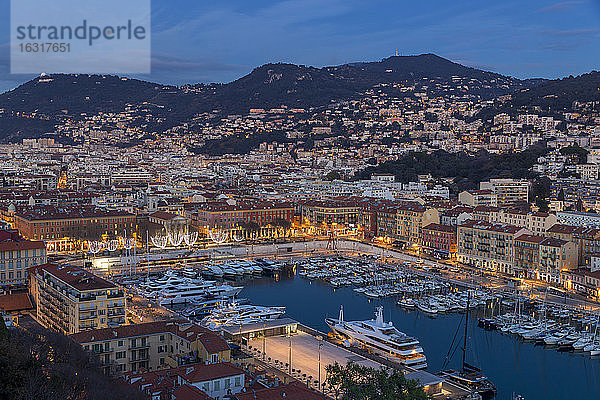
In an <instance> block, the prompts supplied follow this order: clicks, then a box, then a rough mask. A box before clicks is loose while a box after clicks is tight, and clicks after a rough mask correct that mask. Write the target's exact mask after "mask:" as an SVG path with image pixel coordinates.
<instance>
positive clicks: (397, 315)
mask: <svg viewBox="0 0 600 400" xmlns="http://www.w3.org/2000/svg"><path fill="white" fill-rule="evenodd" d="M240 296H241V297H244V298H248V299H249V300H250V301H251V302H252V303H253V304H260V305H267V306H276V305H282V306H286V307H287V315H288V316H290V317H291V318H294V319H296V320H298V321H299V322H302V323H304V324H306V325H308V326H311V327H313V328H317V329H319V330H321V331H324V332H327V330H328V328H327V325H326V324H325V321H324V319H325V318H326V317H327V316H333V317H336V316H337V314H338V311H339V307H340V304H343V305H344V317H345V318H346V319H348V320H353V319H367V318H373V312H374V311H375V307H376V306H377V305H379V304H382V305H383V306H384V316H385V320H386V321H388V320H391V321H393V322H394V325H395V326H396V327H397V328H398V329H399V330H401V331H403V332H406V333H407V334H408V335H412V336H415V337H417V338H418V339H419V340H420V342H421V344H422V346H423V348H424V349H425V354H426V355H427V363H428V365H429V368H428V369H429V371H432V372H436V371H438V370H440V369H441V367H442V364H443V361H444V358H445V357H446V356H447V354H448V350H449V348H450V344H451V342H452V338H453V336H454V333H455V332H456V330H457V329H458V327H459V326H460V325H461V324H464V320H463V318H464V314H445V315H438V316H436V317H435V318H431V317H428V316H426V315H424V314H423V313H421V312H418V311H406V310H403V309H402V308H400V307H399V306H397V305H396V304H395V302H396V300H395V299H393V298H389V299H377V300H372V299H369V298H367V297H365V296H362V295H359V294H356V293H354V292H353V291H352V289H351V288H337V289H334V288H333V287H331V286H329V285H327V284H325V283H322V282H311V281H308V280H305V279H303V278H299V277H296V278H281V279H280V280H279V281H278V282H274V281H273V280H272V279H256V280H254V281H252V282H248V283H247V284H246V287H245V289H244V290H243V291H242V293H241V294H240ZM488 312H489V311H488ZM459 337H462V331H460V332H459ZM469 342H470V345H469V346H468V347H469V351H468V352H467V360H468V362H469V363H471V364H474V365H477V366H480V367H481V368H482V369H483V371H484V373H485V374H486V375H488V377H489V378H490V379H491V380H492V381H493V382H494V384H495V385H496V386H497V388H498V396H497V399H501V400H504V399H510V398H511V395H512V393H520V394H522V395H524V396H525V398H526V399H527V400H538V399H539V400H549V399H600V361H599V359H591V358H590V357H589V356H587V355H582V354H577V353H559V352H557V351H556V350H552V349H545V348H544V347H543V346H534V345H533V344H532V343H523V342H520V341H518V340H517V339H516V337H515V336H511V335H503V334H501V333H500V332H498V331H491V332H490V331H485V330H483V329H481V328H478V327H477V321H476V318H471V319H470V323H469ZM460 352H461V350H460V349H459V350H458V351H457V352H456V354H455V355H454V357H453V359H452V361H451V362H450V364H449V365H450V367H452V368H458V367H459V366H460V362H461V355H460V354H459V353H460Z"/></svg>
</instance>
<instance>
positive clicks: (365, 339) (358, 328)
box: [325, 306, 427, 369]
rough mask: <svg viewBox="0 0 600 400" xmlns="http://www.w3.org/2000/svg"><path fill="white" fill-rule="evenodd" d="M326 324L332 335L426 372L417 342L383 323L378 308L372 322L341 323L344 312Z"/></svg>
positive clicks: (423, 355)
mask: <svg viewBox="0 0 600 400" xmlns="http://www.w3.org/2000/svg"><path fill="white" fill-rule="evenodd" d="M325 322H326V323H327V325H329V327H330V328H331V330H333V332H334V333H336V334H338V335H340V336H342V337H344V338H347V339H349V340H350V341H351V342H353V343H355V344H358V345H360V346H364V347H368V348H369V349H371V350H374V351H376V352H378V353H379V354H382V355H385V356H392V357H394V358H395V359H396V360H398V361H399V362H400V363H401V364H404V365H406V366H409V367H411V368H415V369H424V368H427V358H426V357H425V354H423V348H422V347H421V345H420V344H419V341H418V340H417V339H415V338H413V337H410V336H408V335H407V334H405V333H403V332H400V331H399V330H398V329H396V328H395V327H394V325H393V324H392V322H384V321H383V307H382V306H380V307H377V311H376V312H375V319H370V320H366V321H350V322H346V321H344V308H343V306H342V307H341V308H340V315H339V318H338V319H335V318H326V319H325Z"/></svg>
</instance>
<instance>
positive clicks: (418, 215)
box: [396, 204, 440, 243]
mask: <svg viewBox="0 0 600 400" xmlns="http://www.w3.org/2000/svg"><path fill="white" fill-rule="evenodd" d="M439 223H440V213H439V211H438V210H437V209H435V208H430V207H426V206H422V205H420V204H407V205H403V206H400V207H398V211H397V213H396V228H397V234H396V237H397V238H398V239H400V240H403V241H406V242H408V243H419V242H420V240H421V230H422V229H423V227H424V226H427V225H429V224H439Z"/></svg>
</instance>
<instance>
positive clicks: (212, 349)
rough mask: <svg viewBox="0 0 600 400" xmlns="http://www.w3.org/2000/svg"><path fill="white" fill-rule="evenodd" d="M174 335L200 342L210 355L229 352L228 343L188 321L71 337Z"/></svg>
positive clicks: (80, 339)
mask: <svg viewBox="0 0 600 400" xmlns="http://www.w3.org/2000/svg"><path fill="white" fill-rule="evenodd" d="M162 332H165V333H172V334H174V335H177V336H179V337H181V338H183V339H185V340H187V341H195V340H198V341H200V342H201V343H202V345H203V346H204V348H205V349H206V351H207V352H208V353H209V354H214V353H217V352H220V351H226V350H229V346H228V345H227V342H226V341H225V340H223V339H222V338H221V337H219V336H218V335H216V334H215V333H214V332H212V331H210V330H209V329H206V328H203V327H201V326H200V325H196V324H191V323H189V322H187V321H156V322H146V323H143V324H132V325H123V326H119V327H115V328H102V329H94V330H90V331H83V332H79V333H75V334H72V335H71V338H72V339H73V340H75V341H76V342H79V343H91V342H96V341H105V340H112V339H114V338H127V337H135V336H143V335H151V334H158V333H162Z"/></svg>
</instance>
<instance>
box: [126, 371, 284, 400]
mask: <svg viewBox="0 0 600 400" xmlns="http://www.w3.org/2000/svg"><path fill="white" fill-rule="evenodd" d="M124 378H125V382H126V383H128V384H130V385H132V386H134V387H136V388H138V389H139V390H140V391H141V392H143V393H146V395H148V396H149V398H152V399H153V400H154V399H159V400H163V399H168V400H209V399H235V398H236V397H230V396H234V395H236V394H238V393H240V392H242V390H244V388H245V386H246V383H247V380H246V372H245V371H244V370H243V369H241V368H239V367H237V366H235V365H233V364H231V363H228V362H224V363H218V364H200V363H196V364H189V365H186V366H182V367H177V368H170V369H166V370H160V371H142V372H130V373H127V374H126V375H125V377H124ZM283 397H285V396H282V395H280V398H283Z"/></svg>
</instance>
